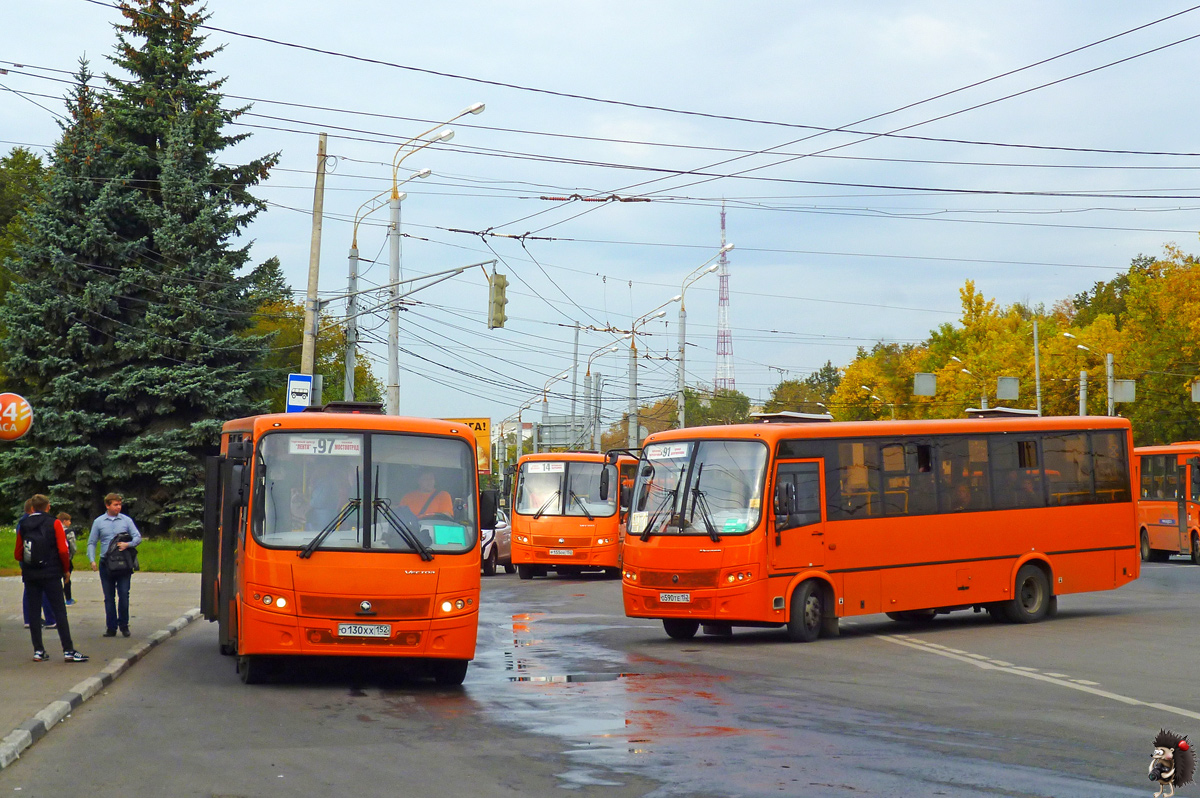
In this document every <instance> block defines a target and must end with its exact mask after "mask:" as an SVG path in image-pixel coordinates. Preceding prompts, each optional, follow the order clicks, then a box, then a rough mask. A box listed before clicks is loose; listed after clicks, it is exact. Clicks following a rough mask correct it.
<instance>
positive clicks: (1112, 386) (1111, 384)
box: [1104, 352, 1117, 416]
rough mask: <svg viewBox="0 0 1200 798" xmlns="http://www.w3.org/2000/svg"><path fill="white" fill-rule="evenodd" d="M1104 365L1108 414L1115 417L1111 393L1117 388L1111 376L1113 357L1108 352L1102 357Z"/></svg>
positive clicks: (1114, 403)
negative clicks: (1106, 380)
mask: <svg viewBox="0 0 1200 798" xmlns="http://www.w3.org/2000/svg"><path fill="white" fill-rule="evenodd" d="M1104 365H1105V367H1106V368H1107V370H1108V414H1109V415H1110V416H1113V415H1116V409H1117V408H1116V402H1115V401H1114V400H1113V391H1115V390H1116V388H1117V381H1116V379H1115V378H1114V376H1113V356H1112V352H1109V353H1108V354H1107V355H1105V356H1104Z"/></svg>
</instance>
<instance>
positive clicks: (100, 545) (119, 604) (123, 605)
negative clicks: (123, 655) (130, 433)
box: [87, 493, 142, 637]
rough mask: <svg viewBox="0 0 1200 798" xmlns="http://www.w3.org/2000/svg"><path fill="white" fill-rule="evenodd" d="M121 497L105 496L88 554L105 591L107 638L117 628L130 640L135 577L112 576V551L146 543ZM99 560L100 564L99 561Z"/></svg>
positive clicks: (130, 575)
mask: <svg viewBox="0 0 1200 798" xmlns="http://www.w3.org/2000/svg"><path fill="white" fill-rule="evenodd" d="M121 506H122V499H121V496H120V494H117V493H110V494H108V495H107V496H105V497H104V508H105V512H104V514H103V515H101V516H100V517H99V518H97V519H96V520H95V521H93V522H92V531H91V532H90V533H89V534H88V544H87V555H88V560H90V561H91V563H92V570H93V571H99V572H100V588H101V590H103V591H104V621H105V630H104V636H105V637H116V636H117V629H118V628H119V629H120V630H121V634H122V635H124V636H125V637H129V634H130V632H129V583H130V581H131V580H132V578H133V574H132V573H131V572H130V571H122V572H120V573H109V571H108V549H109V546H110V544H111V545H115V546H116V547H117V549H119V550H121V551H124V550H125V549H127V548H130V547H136V546H137V545H138V544H139V543H141V542H142V533H141V532H139V531H138V528H137V524H135V523H133V519H132V518H130V517H129V516H127V515H125V514H124V513H123V512H121ZM121 534H127V535H129V538H128V540H114V538H116V537H117V536H118V535H121ZM97 557H99V558H100V559H99V562H97V560H96V558H97Z"/></svg>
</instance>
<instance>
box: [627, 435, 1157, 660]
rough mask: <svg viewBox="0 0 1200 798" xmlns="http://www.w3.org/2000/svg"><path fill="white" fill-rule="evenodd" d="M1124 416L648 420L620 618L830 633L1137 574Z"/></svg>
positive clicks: (1005, 614)
mask: <svg viewBox="0 0 1200 798" xmlns="http://www.w3.org/2000/svg"><path fill="white" fill-rule="evenodd" d="M1132 448H1133V447H1132V437H1131V429H1130V424H1129V421H1128V420H1126V419H1120V418H1108V417H1053V418H1028V419H1025V418H1022V419H1007V418H1003V419H953V420H944V421H879V422H840V423H832V422H831V423H821V424H781V423H776V424H748V425H739V426H727V427H699V428H689V429H682V430H670V431H667V432H660V433H655V434H654V435H651V436H650V437H648V438H647V440H646V442H645V444H644V446H643V450H642V459H641V462H640V464H639V467H638V476H637V483H636V487H635V488H634V495H633V503H632V506H631V508H630V515H629V524H628V527H629V529H628V534H627V535H626V538H625V546H624V564H623V569H622V570H623V574H622V593H623V598H624V604H625V613H626V615H628V616H630V617H635V618H657V619H661V620H662V622H663V626H664V628H665V630H666V632H667V634H668V635H669V636H671V637H674V638H678V639H686V638H690V637H692V636H694V635H695V634H696V632H697V631H698V629H699V628H700V626H701V625H703V626H704V627H705V631H706V632H710V633H714V634H728V633H729V632H730V631H731V630H732V629H733V628H734V627H739V626H744V627H780V626H782V627H786V630H787V635H788V637H789V638H790V639H792V640H797V641H804V642H808V641H811V640H815V639H816V638H817V637H819V636H821V635H822V634H824V635H827V636H834V635H836V634H837V630H838V619H839V618H842V617H848V616H853V615H869V614H874V613H881V612H882V613H887V614H888V616H889V617H891V618H893V619H895V620H900V621H923V620H928V619H931V618H933V617H934V616H935V615H936V614H938V613H942V612H950V611H952V610H958V609H975V610H976V611H977V612H978V611H981V610H987V611H988V612H989V613H991V614H992V615H994V616H998V617H1001V618H1003V619H1005V620H1009V621H1013V622H1025V623H1028V622H1032V621H1037V620H1040V619H1042V618H1044V617H1046V616H1049V615H1053V614H1055V613H1056V611H1057V601H1058V597H1059V596H1060V595H1066V594H1070V593H1080V592H1085V591H1092V590H1109V589H1112V588H1116V587H1120V586H1121V585H1124V584H1127V583H1128V582H1130V581H1132V580H1134V579H1136V578H1137V577H1138V576H1139V574H1140V568H1139V565H1140V562H1139V557H1138V541H1137V536H1136V529H1137V526H1136V524H1137V511H1136V507H1135V504H1134V494H1133V492H1132V486H1133V485H1134V484H1135V483H1136V466H1134V467H1131V464H1130V453H1131V452H1132Z"/></svg>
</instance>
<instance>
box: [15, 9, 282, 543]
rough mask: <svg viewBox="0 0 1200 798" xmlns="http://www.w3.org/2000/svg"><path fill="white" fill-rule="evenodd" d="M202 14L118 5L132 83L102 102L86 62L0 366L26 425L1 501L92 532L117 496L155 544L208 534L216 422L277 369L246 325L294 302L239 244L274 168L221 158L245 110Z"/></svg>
mask: <svg viewBox="0 0 1200 798" xmlns="http://www.w3.org/2000/svg"><path fill="white" fill-rule="evenodd" d="M193 5H194V3H193V2H191V0H178V2H173V3H171V4H170V5H167V6H164V5H163V4H162V3H160V2H157V0H125V1H124V2H121V3H120V4H119V6H120V10H121V13H122V15H123V16H124V17H125V20H126V21H125V23H124V24H121V25H118V26H117V38H118V43H117V52H116V56H115V57H114V58H113V59H112V60H113V62H114V63H115V64H116V65H117V66H118V67H121V68H123V69H124V70H125V71H126V72H127V73H128V75H129V78H128V79H127V80H126V79H121V78H115V77H109V78H108V83H109V84H110V87H111V88H112V90H113V91H112V93H111V94H110V95H106V96H104V97H99V96H97V95H96V94H95V93H94V92H93V90H92V88H91V86H90V80H91V75H90V72H89V70H88V68H87V64H86V63H82V64H81V67H80V71H79V74H78V75H77V84H76V86H75V87H74V89H73V90H72V93H71V96H70V98H69V100H68V114H69V122H68V123H67V124H66V125H65V126H64V129H63V135H62V138H61V139H60V141H59V142H58V143H57V144H56V145H55V148H54V150H53V152H52V154H51V156H50V168H49V169H48V170H47V173H46V176H45V179H44V181H43V183H42V194H43V197H44V199H43V201H41V202H39V203H37V204H36V205H35V206H33V207H32V208H30V209H29V210H28V211H27V212H26V213H25V214H24V215H23V216H22V217H21V218H22V224H23V230H24V240H23V241H20V242H18V244H17V246H16V251H15V253H14V254H13V256H12V257H11V258H9V260H8V262H7V263H8V268H9V269H10V270H11V271H12V272H13V273H14V274H15V275H16V276H17V278H18V282H16V283H14V285H13V287H12V290H11V291H10V293H9V296H8V298H7V300H6V302H5V304H4V306H3V308H2V309H0V322H2V323H3V325H4V327H5V329H6V330H7V332H8V339H7V342H6V345H5V347H4V349H3V351H2V352H0V367H2V368H3V370H4V372H5V373H6V374H8V375H9V378H8V383H9V385H10V386H12V387H14V388H16V389H18V390H19V392H21V393H23V394H24V395H25V396H26V398H28V399H29V400H30V402H31V403H32V404H33V406H34V414H35V422H34V427H33V431H31V432H30V434H28V435H27V436H26V437H25V438H23V439H22V440H21V441H18V442H17V443H16V444H14V445H11V446H9V447H6V448H5V449H3V450H0V491H3V493H4V495H5V496H7V497H8V499H9V501H11V502H14V503H15V504H19V503H20V502H21V500H22V499H23V498H24V497H25V496H28V495H29V494H30V493H32V492H34V491H44V492H49V493H50V494H51V496H52V498H53V499H54V501H55V504H56V506H60V507H62V508H63V509H67V510H69V511H70V512H72V513H74V514H78V515H80V516H82V517H87V516H89V515H96V514H98V513H99V511H100V509H101V506H100V501H101V497H102V496H103V494H104V493H106V492H107V491H109V490H115V491H116V492H118V493H122V494H123V495H124V496H125V498H126V501H127V503H128V505H129V508H130V510H129V511H130V513H131V515H133V516H134V517H135V518H136V519H137V521H138V524H139V526H140V527H141V528H142V529H143V531H145V532H147V533H149V534H151V535H153V534H155V533H159V532H171V533H172V534H194V533H196V532H198V531H199V524H200V507H201V499H202V495H201V494H202V492H203V484H204V476H203V466H202V463H203V457H204V456H205V455H206V454H210V453H213V452H214V451H215V446H216V442H217V435H218V433H219V430H220V426H221V424H222V422H223V421H224V420H226V419H231V418H237V417H240V416H246V415H251V414H253V413H256V412H261V411H262V410H264V409H265V406H266V405H265V402H262V401H260V400H259V399H258V397H262V396H264V395H265V394H266V392H267V390H268V387H269V386H270V385H271V384H272V381H273V380H274V379H275V378H276V374H277V373H276V372H275V371H274V370H272V369H270V368H267V367H264V360H265V358H266V357H267V355H268V353H269V350H270V347H271V340H270V336H269V335H264V334H256V333H255V332H254V329H253V327H254V321H255V314H256V312H257V311H258V308H259V306H260V305H261V304H263V302H264V301H277V300H278V299H279V298H280V297H281V295H282V293H283V289H284V286H282V283H281V280H280V278H279V268H278V263H277V262H275V261H274V260H272V261H268V262H267V263H265V264H263V265H261V266H259V267H251V266H249V251H248V249H249V245H242V246H238V245H236V243H235V242H237V239H238V237H239V235H240V234H241V232H242V230H244V228H245V227H246V225H247V224H249V223H250V221H251V220H252V219H253V218H254V216H255V214H257V213H258V211H259V210H260V209H261V208H262V207H263V204H262V203H261V202H260V201H259V200H257V199H255V198H254V197H253V196H252V195H251V194H250V189H251V188H252V187H253V186H254V185H256V184H257V183H258V182H259V181H260V180H261V179H263V178H264V177H266V175H267V172H268V170H269V168H270V167H271V166H272V165H273V164H274V163H275V161H276V159H277V156H275V155H270V156H266V157H263V158H258V159H255V160H252V161H250V162H248V163H245V164H240V165H239V164H233V165H230V164H228V163H227V162H228V161H229V160H230V159H229V157H228V155H226V154H224V151H225V150H226V149H228V148H229V147H231V146H232V145H234V144H236V143H238V142H239V141H242V140H243V139H244V138H245V137H246V135H247V134H242V135H235V136H227V135H225V134H224V133H223V130H224V128H225V127H226V126H227V125H228V124H229V123H231V122H232V121H234V120H235V119H236V118H237V117H238V116H239V115H240V114H241V113H242V112H243V110H244V109H239V110H227V109H224V108H222V107H221V100H222V96H221V94H220V93H219V89H220V87H221V84H222V82H223V81H221V80H212V79H210V75H211V72H209V71H208V70H207V69H205V68H203V66H202V65H203V63H204V62H205V61H207V60H208V59H209V58H211V57H212V56H213V55H214V54H215V52H216V51H215V50H204V49H203V42H204V38H203V37H202V36H199V35H198V33H197V27H196V26H197V25H199V24H200V23H202V22H203V21H204V19H206V17H205V16H203V14H201V13H198V12H194V11H191V10H190V7H191V6H193ZM247 269H248V270H247ZM243 270H247V271H243Z"/></svg>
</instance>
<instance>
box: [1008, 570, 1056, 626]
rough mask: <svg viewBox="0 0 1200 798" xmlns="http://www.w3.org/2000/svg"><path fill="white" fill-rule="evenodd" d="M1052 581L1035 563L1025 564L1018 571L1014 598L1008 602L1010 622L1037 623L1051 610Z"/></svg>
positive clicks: (1014, 586)
mask: <svg viewBox="0 0 1200 798" xmlns="http://www.w3.org/2000/svg"><path fill="white" fill-rule="evenodd" d="M1050 598H1051V594H1050V580H1049V579H1047V578H1046V572H1045V571H1043V570H1042V569H1041V568H1039V567H1038V566H1036V565H1034V564H1033V563H1025V565H1022V566H1021V570H1019V571H1017V580H1016V583H1015V584H1014V585H1013V598H1012V600H1011V601H1009V602H1008V605H1007V608H1006V609H1007V613H1006V614H1007V615H1008V620H1010V621H1012V622H1013V623H1036V622H1038V621H1040V620H1042V618H1045V617H1046V613H1047V612H1048V611H1049V609H1050Z"/></svg>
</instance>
